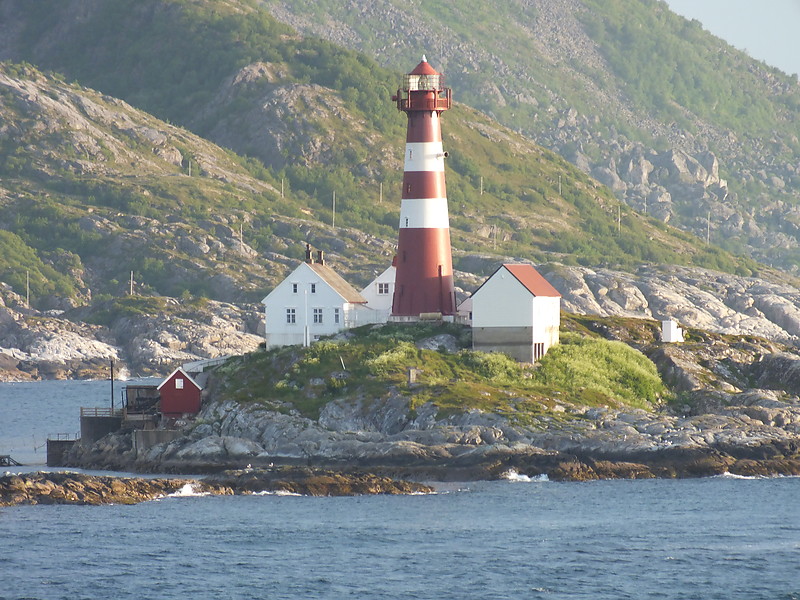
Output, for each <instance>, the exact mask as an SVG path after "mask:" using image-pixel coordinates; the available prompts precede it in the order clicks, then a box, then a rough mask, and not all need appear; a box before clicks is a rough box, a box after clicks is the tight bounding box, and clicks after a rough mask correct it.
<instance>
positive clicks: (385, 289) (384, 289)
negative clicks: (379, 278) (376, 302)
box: [378, 283, 389, 296]
mask: <svg viewBox="0 0 800 600" xmlns="http://www.w3.org/2000/svg"><path fill="white" fill-rule="evenodd" d="M388 293H389V284H388V283H379V284H378V294H379V295H381V296H386V295H387V294H388Z"/></svg>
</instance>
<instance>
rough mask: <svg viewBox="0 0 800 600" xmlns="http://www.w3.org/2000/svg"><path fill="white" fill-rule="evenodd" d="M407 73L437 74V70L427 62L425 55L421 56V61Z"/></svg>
mask: <svg viewBox="0 0 800 600" xmlns="http://www.w3.org/2000/svg"><path fill="white" fill-rule="evenodd" d="M409 75H439V72H438V71H437V70H436V69H434V68H433V67H432V66H430V65H429V64H428V61H427V60H426V59H425V57H424V56H423V57H422V62H421V63H419V64H418V65H417V66H416V67H414V70H413V71H411V73H409Z"/></svg>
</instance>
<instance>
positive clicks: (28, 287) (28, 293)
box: [25, 271, 31, 308]
mask: <svg viewBox="0 0 800 600" xmlns="http://www.w3.org/2000/svg"><path fill="white" fill-rule="evenodd" d="M25 306H27V307H28V308H30V307H31V272H30V271H25Z"/></svg>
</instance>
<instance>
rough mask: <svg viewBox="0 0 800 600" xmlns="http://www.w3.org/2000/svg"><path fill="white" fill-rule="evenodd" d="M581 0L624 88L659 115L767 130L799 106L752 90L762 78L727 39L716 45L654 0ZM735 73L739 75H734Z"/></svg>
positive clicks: (696, 25)
mask: <svg viewBox="0 0 800 600" xmlns="http://www.w3.org/2000/svg"><path fill="white" fill-rule="evenodd" d="M584 1H585V3H586V4H587V5H588V6H589V7H590V8H591V10H587V11H581V12H580V13H579V17H580V18H581V19H582V20H583V22H584V24H585V26H586V31H587V32H588V33H589V35H591V36H592V38H593V39H594V40H595V41H596V42H597V43H598V45H599V47H600V49H601V51H602V53H603V55H604V56H605V58H606V59H607V60H608V61H609V63H610V64H611V66H612V68H613V69H614V71H615V72H616V74H617V75H618V76H619V78H620V81H622V82H623V84H624V86H625V88H624V89H625V92H626V93H627V94H628V95H629V96H630V97H631V98H632V99H633V100H634V101H635V102H637V103H638V104H639V105H640V106H642V107H643V108H645V109H647V110H648V111H651V112H653V113H654V114H656V115H658V116H659V117H660V118H662V119H663V120H673V121H676V122H677V123H678V124H679V125H680V126H681V127H683V128H685V129H688V130H690V131H691V130H692V129H693V126H692V123H691V121H690V120H688V119H687V113H686V111H687V109H688V110H689V111H691V112H692V113H694V114H696V115H697V116H699V117H701V118H703V119H707V120H708V121H709V122H711V123H715V124H717V125H719V126H721V127H725V128H729V129H733V130H736V131H739V132H746V133H748V134H751V135H757V136H758V135H772V133H773V131H774V130H775V129H776V128H777V127H778V126H779V125H778V122H779V115H778V112H777V111H778V110H779V109H781V108H783V107H782V104H783V102H784V101H790V102H792V103H793V104H794V108H795V109H796V108H797V102H798V98H797V97H796V96H793V97H792V100H789V98H780V97H779V98H775V97H774V96H772V95H770V94H764V93H759V92H757V91H756V90H758V89H759V88H761V87H762V84H761V82H760V81H759V78H758V77H757V75H756V74H755V73H753V72H751V71H750V70H749V69H747V68H746V65H745V61H746V60H747V59H746V57H744V56H743V55H742V54H741V53H739V52H737V51H735V50H734V49H733V48H731V47H730V46H728V47H726V48H722V49H720V42H719V40H717V39H716V38H713V37H712V36H710V35H708V33H707V32H706V31H704V30H703V28H702V25H701V24H700V23H699V22H698V21H694V20H693V21H688V20H686V19H683V18H681V17H679V16H677V15H674V14H672V13H671V12H670V11H669V10H668V9H667V7H666V6H661V5H659V2H657V1H656V0H646V1H641V0H635V1H634V0H584ZM655 32H658V34H655ZM720 50H722V51H720ZM772 71H773V73H772V75H773V76H774V77H776V78H778V77H781V78H785V76H782V75H780V73H779V72H778V70H777V69H774V70H772ZM732 72H735V73H737V76H736V77H731V76H730V74H731V73H732ZM786 79H787V80H788V78H786ZM795 131H797V129H796V126H795ZM795 143H796V142H795Z"/></svg>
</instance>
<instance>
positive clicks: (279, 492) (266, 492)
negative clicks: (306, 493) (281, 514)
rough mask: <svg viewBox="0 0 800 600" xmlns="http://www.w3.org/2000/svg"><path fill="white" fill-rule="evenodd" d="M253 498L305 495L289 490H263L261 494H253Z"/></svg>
mask: <svg viewBox="0 0 800 600" xmlns="http://www.w3.org/2000/svg"><path fill="white" fill-rule="evenodd" d="M252 495H253V496H302V495H303V494H298V493H296V492H290V491H288V490H275V491H274V492H271V491H269V490H263V491H261V492H253V494H252Z"/></svg>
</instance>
